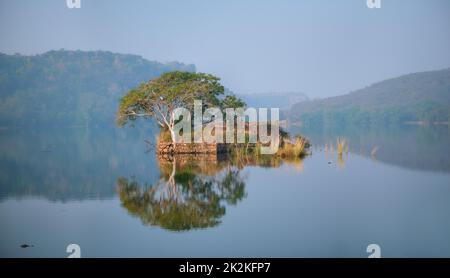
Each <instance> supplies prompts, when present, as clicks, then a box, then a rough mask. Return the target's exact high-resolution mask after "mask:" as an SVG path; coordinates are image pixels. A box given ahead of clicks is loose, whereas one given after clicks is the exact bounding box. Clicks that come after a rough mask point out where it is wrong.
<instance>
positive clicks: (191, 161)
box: [0, 126, 450, 258]
mask: <svg viewBox="0 0 450 278" xmlns="http://www.w3.org/2000/svg"><path fill="white" fill-rule="evenodd" d="M293 132H301V133H302V134H304V135H305V136H307V137H308V138H309V139H310V141H311V143H312V147H311V154H310V155H308V156H306V157H305V158H303V159H297V160H293V161H286V160H281V159H267V158H260V159H241V158H223V157H202V156H199V157H176V158H171V159H165V158H164V159H163V158H160V157H157V155H156V154H155V152H154V147H153V146H152V145H151V144H148V143H146V140H150V141H154V138H155V132H154V129H153V128H149V129H132V128H124V129H117V128H66V129H46V130H39V129H31V130H28V129H3V130H0V223H1V227H2V229H1V235H0V256H1V257H67V256H68V255H69V254H68V253H66V247H67V246H68V245H69V244H71V243H75V244H78V245H79V246H80V247H81V256H82V257H362V258H363V257H367V256H368V255H369V254H368V253H367V252H366V248H367V246H368V245H369V244H373V243H374V244H378V245H379V246H380V248H381V256H383V257H450V236H449V235H450V217H449V215H450V201H449V200H450V156H449V154H450V144H449V142H450V129H449V128H448V127H420V126H401V127H389V128H387V127H384V128H367V129H358V128H353V129H352V128H332V129H326V130H325V129H319V130H314V129H297V130H293ZM338 137H345V138H346V140H347V141H348V142H349V148H348V152H347V153H344V154H343V155H342V156H341V157H340V156H338V155H337V152H336V139H337V138H338ZM23 244H27V245H29V246H30V247H28V248H22V247H21V245H23Z"/></svg>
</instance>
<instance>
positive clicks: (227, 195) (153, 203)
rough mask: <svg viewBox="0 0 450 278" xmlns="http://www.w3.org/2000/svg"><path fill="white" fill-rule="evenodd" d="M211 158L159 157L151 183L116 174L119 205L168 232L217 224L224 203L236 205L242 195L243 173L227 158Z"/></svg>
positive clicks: (143, 221)
mask: <svg viewBox="0 0 450 278" xmlns="http://www.w3.org/2000/svg"><path fill="white" fill-rule="evenodd" d="M212 158H213V159H211V156H197V157H192V156H173V157H159V160H158V161H159V164H160V173H161V178H160V180H159V181H158V182H157V183H155V184H153V185H150V184H148V183H144V184H140V183H139V182H138V181H137V180H136V179H135V178H124V177H120V178H119V179H118V180H117V185H118V192H119V196H120V201H121V203H122V206H123V207H124V208H126V209H127V211H128V212H129V213H130V214H131V215H134V216H137V217H139V218H140V219H141V221H142V223H144V224H146V225H152V226H159V227H162V228H164V229H167V230H172V231H185V230H191V229H198V228H208V227H214V226H216V225H218V224H219V223H220V222H221V218H222V217H223V216H224V215H225V212H226V207H225V204H229V205H236V204H237V203H238V202H239V201H241V200H242V199H243V198H245V196H246V192H245V176H244V175H242V173H241V170H240V169H239V168H237V167H236V166H234V165H232V163H231V162H230V161H227V160H223V161H217V160H216V159H214V158H215V157H214V156H212Z"/></svg>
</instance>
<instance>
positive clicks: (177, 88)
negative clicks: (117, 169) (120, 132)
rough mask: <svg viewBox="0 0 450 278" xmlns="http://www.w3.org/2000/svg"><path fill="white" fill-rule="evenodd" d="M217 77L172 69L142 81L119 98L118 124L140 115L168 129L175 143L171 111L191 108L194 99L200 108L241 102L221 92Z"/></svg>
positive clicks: (221, 106) (230, 105)
mask: <svg viewBox="0 0 450 278" xmlns="http://www.w3.org/2000/svg"><path fill="white" fill-rule="evenodd" d="M219 81H220V78H218V77H215V76H213V75H211V74H206V73H193V72H182V71H173V72H168V73H164V74H163V75H161V76H160V77H158V78H156V79H153V80H150V81H149V82H147V83H142V84H140V85H139V86H138V87H136V88H133V89H131V90H130V91H128V93H127V94H126V95H125V96H124V97H122V98H121V100H120V106H119V111H118V113H117V123H118V124H119V125H120V126H123V125H125V124H126V123H128V122H129V121H134V120H136V119H138V118H140V117H143V118H154V119H155V120H156V122H157V123H158V125H159V126H160V127H161V128H162V129H164V130H168V131H170V135H171V139H172V142H173V143H175V130H174V127H175V124H176V119H175V116H174V113H173V112H174V110H175V109H177V108H186V109H188V110H190V111H192V110H193V108H194V100H201V101H202V103H203V108H204V109H207V108H210V107H219V108H221V109H222V110H224V109H225V108H238V107H243V106H245V103H244V102H243V101H242V100H240V99H239V98H237V97H235V96H234V95H230V94H229V95H224V87H223V86H222V85H221V84H220V82H219Z"/></svg>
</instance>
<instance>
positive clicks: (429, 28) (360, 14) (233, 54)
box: [0, 0, 450, 98]
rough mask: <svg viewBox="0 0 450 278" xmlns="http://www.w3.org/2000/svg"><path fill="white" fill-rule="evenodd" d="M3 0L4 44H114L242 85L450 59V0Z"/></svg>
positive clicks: (295, 83)
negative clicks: (69, 0) (369, 0)
mask: <svg viewBox="0 0 450 278" xmlns="http://www.w3.org/2000/svg"><path fill="white" fill-rule="evenodd" d="M81 3H82V8H81V9H68V8H67V6H66V0H0V38H1V40H0V52H4V53H9V54H12V53H16V52H18V53H22V54H38V53H42V52H45V51H48V50H52V49H61V48H64V49H81V50H109V51H113V52H120V53H132V54H137V55H141V56H143V57H145V58H147V59H150V60H157V61H162V62H166V61H174V60H176V61H180V62H185V63H193V64H195V65H196V66H197V69H198V70H199V71H202V72H209V73H213V74H215V75H217V76H219V77H221V78H222V81H223V83H224V85H226V86H227V87H229V88H230V89H231V90H233V91H235V92H237V93H255V92H273V91H303V92H305V93H307V94H308V95H309V96H310V97H312V98H315V97H326V96H333V95H339V94H343V93H347V92H349V91H351V90H354V89H358V88H361V87H365V86H367V85H370V84H371V83H373V82H376V81H380V80H383V79H386V78H391V77H395V76H399V75H402V74H406V73H411V72H418V71H426V70H435V69H442V68H448V67H450V35H449V34H450V31H449V29H450V28H449V27H450V1H448V0H381V3H382V7H381V9H368V8H367V6H366V0H342V1H336V0H328V1H326V0H296V1H295V0H292V1H288V0H278V1H275V0H259V1H257V0H222V1H218V0H161V1H152V0H133V1H125V0H122V1H121V0H81Z"/></svg>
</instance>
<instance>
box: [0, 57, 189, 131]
mask: <svg viewBox="0 0 450 278" xmlns="http://www.w3.org/2000/svg"><path fill="white" fill-rule="evenodd" d="M173 70H182V71H193V72H194V71H195V66H194V65H185V64H181V63H178V62H172V63H166V64H162V63H158V62H153V61H148V60H145V59H143V58H142V57H140V56H136V55H125V54H115V53H111V52H105V51H87V52H86V51H66V50H59V51H49V52H46V53H44V54H41V55H34V56H22V55H6V54H1V53H0V126H29V125H40V126H62V125H64V126H67V125H105V124H107V125H113V124H114V118H115V114H116V110H117V107H118V101H119V98H120V97H121V96H123V94H124V93H126V91H127V90H129V89H130V88H132V87H134V86H136V85H137V84H139V83H141V82H144V81H148V80H149V79H153V78H155V77H157V76H159V75H161V74H162V73H164V72H168V71H173Z"/></svg>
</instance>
